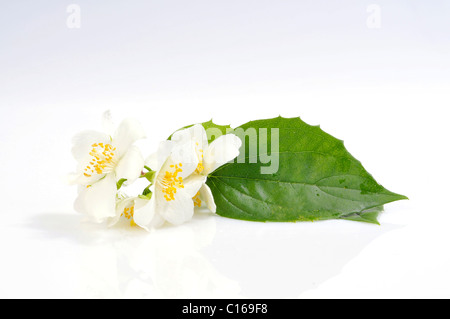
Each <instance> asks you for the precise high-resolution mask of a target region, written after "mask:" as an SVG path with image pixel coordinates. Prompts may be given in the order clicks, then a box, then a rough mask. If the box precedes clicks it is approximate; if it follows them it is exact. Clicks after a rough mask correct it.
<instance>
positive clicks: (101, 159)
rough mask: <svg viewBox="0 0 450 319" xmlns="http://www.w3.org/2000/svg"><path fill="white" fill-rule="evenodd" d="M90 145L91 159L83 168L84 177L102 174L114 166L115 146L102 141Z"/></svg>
mask: <svg viewBox="0 0 450 319" xmlns="http://www.w3.org/2000/svg"><path fill="white" fill-rule="evenodd" d="M91 146H92V150H91V151H90V152H89V155H90V156H91V160H90V161H89V164H88V165H87V166H86V168H85V169H84V176H86V177H91V176H92V175H94V174H103V173H104V172H105V171H106V170H109V169H112V168H113V167H114V156H115V154H114V151H115V150H116V148H115V147H112V146H111V144H104V143H95V144H92V145H91Z"/></svg>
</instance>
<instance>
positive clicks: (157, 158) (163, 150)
mask: <svg viewBox="0 0 450 319" xmlns="http://www.w3.org/2000/svg"><path fill="white" fill-rule="evenodd" d="M173 145H174V143H173V142H172V141H162V142H160V143H159V146H158V151H157V152H156V153H154V154H152V155H150V156H149V157H147V158H146V159H145V165H147V166H148V167H150V168H151V169H152V170H154V171H159V170H160V169H161V167H162V165H163V164H164V163H165V162H166V160H167V158H168V157H169V155H170V153H171V152H172V148H173Z"/></svg>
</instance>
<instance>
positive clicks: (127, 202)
mask: <svg viewBox="0 0 450 319" xmlns="http://www.w3.org/2000/svg"><path fill="white" fill-rule="evenodd" d="M134 199H135V198H134V197H127V198H124V199H120V200H118V201H116V215H115V216H114V217H113V218H112V219H111V220H110V221H109V223H108V226H113V225H115V224H117V222H118V221H119V219H120V216H122V214H123V212H124V210H125V208H127V207H131V206H133V205H134Z"/></svg>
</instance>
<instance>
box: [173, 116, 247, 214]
mask: <svg viewBox="0 0 450 319" xmlns="http://www.w3.org/2000/svg"><path fill="white" fill-rule="evenodd" d="M172 141H174V142H175V143H178V144H181V145H187V144H190V147H191V149H192V151H193V152H194V154H195V157H196V158H197V159H198V162H197V167H196V169H195V171H194V174H193V176H191V178H193V177H194V176H203V177H205V180H204V182H203V185H202V187H201V188H200V190H199V192H198V193H197V194H196V195H195V197H194V198H193V200H194V203H195V206H198V207H200V206H201V204H202V202H204V203H205V204H206V207H208V209H209V210H210V211H211V212H213V213H215V212H216V205H215V203H214V198H213V196H212V193H211V190H210V188H209V187H208V185H206V184H205V182H206V177H207V176H208V175H209V174H211V173H212V172H214V171H215V170H216V169H217V168H219V167H220V166H222V165H224V164H226V163H227V162H229V161H231V160H233V159H234V158H236V157H237V156H238V155H239V148H240V147H241V145H242V141H241V139H240V138H239V137H237V136H236V135H234V134H226V135H222V136H219V137H218V138H216V139H215V140H214V141H213V142H212V143H211V144H208V137H207V134H206V131H205V128H204V127H203V125H200V124H197V125H194V126H192V127H190V128H187V129H184V130H180V131H177V132H175V133H174V134H173V135H172Z"/></svg>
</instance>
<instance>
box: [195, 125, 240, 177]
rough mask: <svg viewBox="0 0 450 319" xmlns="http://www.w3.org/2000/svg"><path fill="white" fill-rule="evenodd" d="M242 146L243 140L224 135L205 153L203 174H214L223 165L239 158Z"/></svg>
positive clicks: (232, 135)
mask: <svg viewBox="0 0 450 319" xmlns="http://www.w3.org/2000/svg"><path fill="white" fill-rule="evenodd" d="M241 145H242V141H241V139H240V138H239V137H237V136H236V135H234V134H227V135H222V136H220V137H218V138H217V139H215V140H214V141H213V142H212V143H211V144H210V145H209V146H208V148H207V149H206V150H205V151H204V158H203V166H204V171H203V174H205V175H207V174H209V173H212V172H214V171H215V170H216V169H217V168H219V167H220V166H222V165H223V164H225V163H227V162H229V161H231V160H233V159H234V158H235V157H237V156H238V155H239V148H240V147H241Z"/></svg>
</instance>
